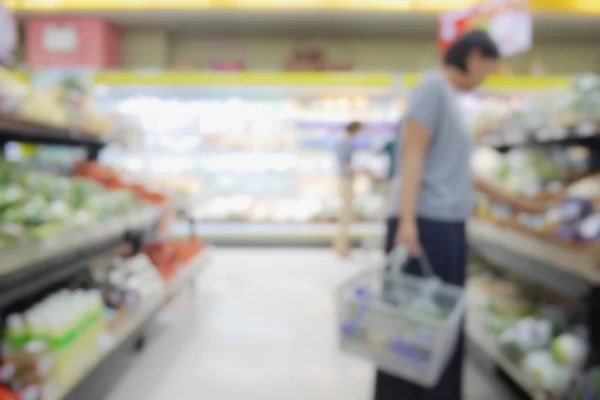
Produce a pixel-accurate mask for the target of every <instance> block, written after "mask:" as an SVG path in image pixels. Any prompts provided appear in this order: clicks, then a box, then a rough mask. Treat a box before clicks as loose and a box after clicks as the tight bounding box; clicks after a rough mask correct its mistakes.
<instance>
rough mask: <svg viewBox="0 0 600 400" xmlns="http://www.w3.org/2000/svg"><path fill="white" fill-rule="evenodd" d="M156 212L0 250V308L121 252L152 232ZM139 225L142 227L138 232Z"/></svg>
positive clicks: (144, 211)
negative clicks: (142, 235)
mask: <svg viewBox="0 0 600 400" xmlns="http://www.w3.org/2000/svg"><path fill="white" fill-rule="evenodd" d="M160 211H161V210H160V208H158V207H145V208H142V209H141V210H138V211H136V212H133V213H131V214H128V215H123V216H116V217H114V218H112V219H109V220H107V221H104V222H100V223H99V224H97V225H94V226H90V227H86V228H79V229H74V230H72V231H67V232H65V233H64V234H62V235H58V236H55V237H50V238H48V239H46V240H43V241H41V242H35V243H28V244H23V245H19V246H16V247H13V248H7V249H3V250H1V251H0V254H1V255H2V257H1V260H0V309H2V308H3V307H5V306H7V305H10V304H12V303H14V302H16V301H19V300H22V299H26V298H27V297H29V296H31V295H33V294H35V293H37V292H40V291H41V290H43V289H44V288H47V287H49V286H51V285H53V284H55V283H57V282H60V281H62V280H64V279H66V278H68V277H70V276H72V275H74V274H75V273H76V272H77V271H79V270H81V269H84V268H87V267H89V266H90V265H92V264H93V263H94V262H95V260H103V259H107V258H111V257H113V256H115V255H117V254H119V253H121V252H122V251H123V250H124V249H125V248H126V247H128V246H129V245H130V243H131V241H132V240H133V239H135V237H136V236H139V235H141V234H142V233H143V232H142V231H145V230H151V229H152V227H153V226H154V225H155V224H156V223H157V221H158V219H159V217H160ZM141 226H144V227H145V229H143V230H142V231H140V227H141Z"/></svg>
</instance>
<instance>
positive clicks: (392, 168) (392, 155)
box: [381, 136, 398, 182]
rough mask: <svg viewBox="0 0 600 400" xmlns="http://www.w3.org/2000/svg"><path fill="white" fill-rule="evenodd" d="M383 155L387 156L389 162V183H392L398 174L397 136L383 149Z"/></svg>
mask: <svg viewBox="0 0 600 400" xmlns="http://www.w3.org/2000/svg"><path fill="white" fill-rule="evenodd" d="M381 153H382V154H385V156H386V157H387V158H388V160H389V164H388V171H387V179H388V181H390V182H391V181H392V180H393V179H394V176H395V175H396V172H397V171H398V167H396V159H397V157H396V136H394V137H393V138H392V139H391V140H390V141H389V142H387V143H386V144H385V146H383V148H382V149H381Z"/></svg>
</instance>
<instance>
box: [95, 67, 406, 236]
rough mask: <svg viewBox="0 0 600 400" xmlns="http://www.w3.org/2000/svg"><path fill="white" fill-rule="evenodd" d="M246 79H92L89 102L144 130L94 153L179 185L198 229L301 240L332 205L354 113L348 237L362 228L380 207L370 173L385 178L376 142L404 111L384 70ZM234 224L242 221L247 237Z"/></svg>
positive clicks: (332, 213) (332, 215)
mask: <svg viewBox="0 0 600 400" xmlns="http://www.w3.org/2000/svg"><path fill="white" fill-rule="evenodd" d="M254 75H255V79H254V80H253V79H251V78H252V76H250V77H249V78H248V79H247V80H244V82H241V83H240V82H233V83H232V84H227V82H223V83H218V84H208V83H206V82H204V83H201V84H196V85H195V84H194V79H192V78H190V75H189V74H188V75H187V76H188V78H189V80H190V81H191V82H192V84H190V85H181V84H173V83H172V81H171V83H168V82H169V81H168V80H167V81H166V82H167V83H166V84H165V80H164V76H159V77H156V78H155V81H154V82H155V84H152V81H150V82H145V84H143V85H139V84H133V85H130V84H126V83H127V82H125V84H123V81H121V80H119V81H118V83H119V84H114V81H111V80H110V79H107V80H108V82H106V80H103V79H102V77H100V78H99V79H98V81H99V82H103V84H102V85H101V86H99V90H97V92H99V93H100V94H101V96H99V100H98V102H99V103H101V104H103V105H104V106H105V107H110V108H113V109H116V110H117V111H118V112H119V113H120V114H122V115H125V116H126V117H127V118H129V119H131V120H134V121H137V122H138V124H139V126H140V127H141V132H143V134H142V135H141V136H140V137H139V138H138V140H137V141H135V143H133V144H132V146H130V147H129V148H128V149H122V148H121V149H111V148H109V149H107V150H106V151H105V152H104V153H103V155H102V158H103V160H104V161H106V162H107V163H109V164H111V165H114V166H117V167H118V168H119V169H121V170H123V171H129V172H131V173H135V174H136V176H139V175H142V176H145V178H146V180H148V181H151V182H153V183H154V184H155V185H159V186H161V187H163V188H167V189H170V190H171V191H172V192H174V193H177V194H178V195H179V199H180V203H181V204H183V205H184V206H185V209H186V210H187V212H188V214H189V216H190V217H192V218H193V219H194V220H196V221H198V222H200V224H198V226H200V227H204V229H203V230H202V233H203V235H204V236H203V237H207V235H208V237H210V236H211V232H210V231H211V230H212V229H208V231H207V227H211V226H215V224H218V225H219V226H218V229H216V230H215V235H216V236H218V238H219V239H220V240H222V239H223V238H224V237H226V236H227V234H226V233H225V232H227V231H228V230H229V231H230V234H231V235H232V237H233V238H235V237H237V238H241V237H242V236H244V237H246V236H248V235H249V236H250V237H252V236H253V235H252V234H251V233H250V232H252V231H253V228H252V226H255V227H256V233H257V236H255V238H256V237H258V236H261V235H260V233H261V232H263V233H264V230H265V229H266V230H267V232H268V231H269V229H272V232H270V234H269V235H268V236H269V237H271V239H269V240H272V238H273V237H283V236H287V237H288V238H289V237H297V238H303V237H304V238H306V237H305V235H304V234H303V233H302V232H307V229H308V231H310V230H311V228H310V226H311V224H313V225H312V227H316V226H319V229H317V230H316V232H317V233H315V235H316V236H315V235H309V236H312V237H313V238H315V237H319V238H324V239H325V241H328V240H330V239H331V237H332V235H333V233H334V230H333V229H331V227H330V226H329V225H330V224H331V223H332V222H334V221H335V219H336V216H337V213H338V209H339V207H340V201H339V200H338V193H337V183H338V179H337V165H336V157H335V151H336V146H337V143H338V142H339V141H340V139H341V138H342V136H343V133H344V128H345V125H346V124H348V123H349V122H351V121H355V120H357V121H361V122H362V123H363V124H364V129H363V131H362V132H361V133H360V135H359V136H358V137H357V138H356V139H355V141H354V145H355V146H356V150H357V153H356V157H355V160H354V162H355V167H356V169H357V170H358V171H361V172H365V173H361V174H359V176H358V178H357V179H356V185H355V193H356V200H355V210H356V214H357V218H358V219H359V220H360V221H361V223H360V224H359V225H357V228H356V229H358V232H357V233H356V234H357V235H359V236H360V235H361V233H360V232H361V230H362V232H366V231H368V230H369V229H368V227H367V225H368V221H376V220H377V218H379V217H380V215H381V212H382V209H383V207H384V203H385V200H384V197H383V193H380V192H378V191H377V190H376V186H377V185H376V182H375V181H376V180H377V179H373V177H382V178H383V177H384V176H385V169H386V163H387V162H389V161H388V160H387V158H386V156H385V155H383V154H382V153H381V149H382V148H383V146H384V145H385V144H386V143H387V142H388V141H390V140H392V139H393V136H394V133H395V132H396V129H397V126H398V123H399V121H400V118H401V116H402V113H403V107H404V98H403V95H402V93H401V92H400V91H397V90H394V86H393V80H392V79H391V76H387V78H385V76H384V78H385V79H382V78H381V77H379V79H375V78H377V76H375V77H369V76H364V75H360V74H333V75H330V76H329V78H328V79H324V78H323V77H322V74H282V75H279V80H277V79H274V80H273V79H270V80H267V81H268V82H267V83H266V84H265V83H264V81H265V80H266V79H265V76H264V75H260V74H258V75H257V74H254ZM326 75H327V74H326ZM217 76H218V75H217ZM302 76H304V78H303V79H298V77H302ZM311 76H312V77H313V79H312V80H311V79H308V78H309V77H311ZM290 77H295V78H294V79H292V80H290ZM340 77H343V78H344V79H341V78H340ZM254 81H256V82H257V83H253V82H254ZM111 83H113V84H111ZM97 88H98V87H97ZM202 223H205V224H202ZM240 223H244V224H249V225H246V226H245V228H244V229H242V230H243V231H244V232H246V233H244V234H241V233H240V229H239V224H240ZM314 224H317V225H314ZM284 225H285V226H287V227H288V228H289V229H288V228H286V229H283V230H282V229H281V228H282V226H284ZM176 226H177V225H176ZM179 226H180V227H181V228H180V229H184V228H185V225H183V226H182V225H179ZM307 226H309V227H308V228H307ZM228 227H229V228H230V229H228ZM248 227H250V228H248ZM265 227H266V228H265ZM269 227H270V228H269ZM295 227H297V228H298V229H295ZM361 227H362V228H361ZM321 228H323V229H321ZM363 228H364V229H363ZM217 231H218V234H217ZM236 232H237V233H236ZM282 232H283V233H282ZM319 232H320V233H319ZM323 232H326V233H323Z"/></svg>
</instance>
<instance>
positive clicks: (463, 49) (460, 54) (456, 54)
mask: <svg viewBox="0 0 600 400" xmlns="http://www.w3.org/2000/svg"><path fill="white" fill-rule="evenodd" d="M474 50H475V51H479V52H480V53H481V55H482V56H484V57H485V58H491V59H493V60H497V59H499V58H500V51H499V50H498V46H496V43H494V40H493V39H492V38H491V37H490V35H489V34H488V33H487V32H485V31H482V30H474V31H470V32H468V33H466V34H464V35H463V36H461V37H460V38H459V39H458V40H456V42H454V43H453V44H452V46H450V48H449V49H448V51H447V52H446V56H445V57H444V64H445V65H448V66H452V67H456V68H458V69H460V70H461V71H462V72H469V71H467V57H468V56H469V54H471V52H472V51H474Z"/></svg>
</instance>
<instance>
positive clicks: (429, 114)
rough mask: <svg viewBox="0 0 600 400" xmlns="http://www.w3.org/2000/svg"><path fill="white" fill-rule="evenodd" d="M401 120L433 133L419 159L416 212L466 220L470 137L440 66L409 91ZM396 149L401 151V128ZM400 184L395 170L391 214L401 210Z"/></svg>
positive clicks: (469, 203) (470, 205)
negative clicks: (418, 190) (413, 122)
mask: <svg viewBox="0 0 600 400" xmlns="http://www.w3.org/2000/svg"><path fill="white" fill-rule="evenodd" d="M409 104H410V106H409V108H408V110H407V111H406V114H405V118H404V120H405V121H409V120H414V121H416V122H418V123H420V124H421V125H423V126H424V127H425V128H426V129H427V131H428V132H429V133H430V134H431V135H432V137H431V142H430V147H429V150H428V152H427V154H426V156H425V160H424V165H423V177H422V184H421V190H420V192H419V198H418V202H417V216H419V217H423V218H429V219H435V220H439V221H464V220H466V219H467V218H468V217H469V216H470V215H471V212H472V208H473V204H474V203H473V178H472V176H471V170H470V168H469V167H470V160H471V150H472V147H473V144H472V139H471V136H470V134H469V129H468V125H467V123H466V121H465V119H464V116H463V112H462V110H461V109H460V106H459V104H458V99H457V93H456V92H455V91H454V89H453V88H452V87H450V85H449V83H448V81H447V80H446V79H445V78H444V76H443V73H442V72H441V71H435V72H430V73H428V74H427V75H425V77H424V78H423V80H422V82H421V84H420V85H419V86H418V87H417V88H416V89H415V91H414V92H413V93H412V96H411V99H410V102H409ZM396 151H397V154H398V155H400V154H402V133H400V134H399V138H398V145H397V150H396ZM401 198H402V194H401V185H400V179H399V174H398V175H396V178H395V179H394V183H393V186H392V191H391V196H390V209H389V214H390V216H392V217H395V216H398V214H399V213H400V207H401V205H400V199H401Z"/></svg>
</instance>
